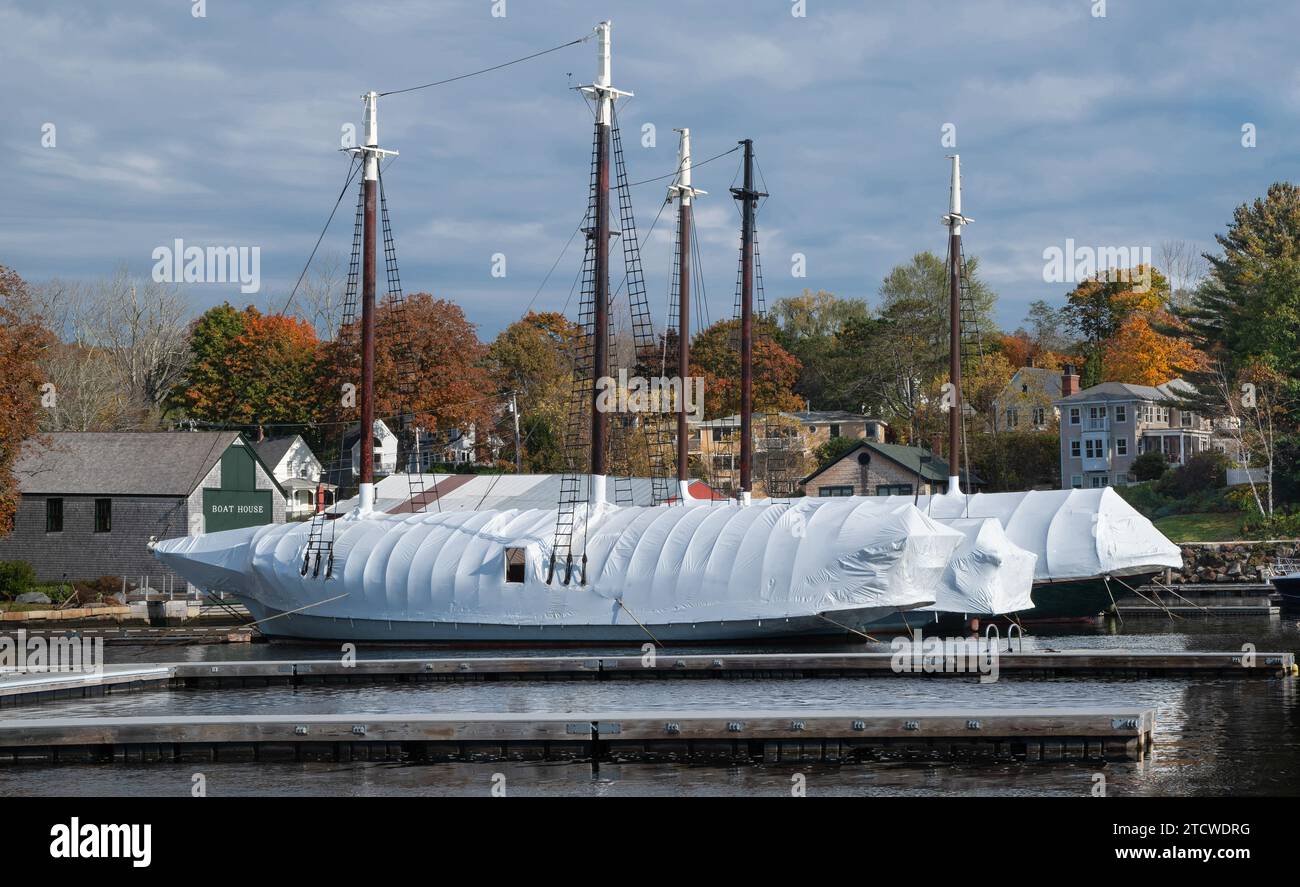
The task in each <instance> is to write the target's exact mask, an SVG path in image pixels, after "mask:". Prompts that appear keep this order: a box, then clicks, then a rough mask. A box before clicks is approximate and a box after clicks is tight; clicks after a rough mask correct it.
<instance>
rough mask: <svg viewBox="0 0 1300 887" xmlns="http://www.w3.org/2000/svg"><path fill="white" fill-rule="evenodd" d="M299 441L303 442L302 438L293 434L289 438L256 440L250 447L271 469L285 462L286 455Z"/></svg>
mask: <svg viewBox="0 0 1300 887" xmlns="http://www.w3.org/2000/svg"><path fill="white" fill-rule="evenodd" d="M299 440H302V438H301V436H299V435H297V434H292V435H290V436H289V437H268V438H266V439H265V440H255V441H252V442H251V444H250V445H251V446H252V448H253V450H254V452H256V453H257V455H258V458H260V459H261V460H262V461H263V462H264V463H266V464H267V465H268V466H270V467H271V468H275V466H277V465H279V464H280V462H281V461H283V460H284V457H285V455H286V454H287V453H288V452H289V450H290V449H292V448H293V445H294V444H295V443H297V442H298V441H299Z"/></svg>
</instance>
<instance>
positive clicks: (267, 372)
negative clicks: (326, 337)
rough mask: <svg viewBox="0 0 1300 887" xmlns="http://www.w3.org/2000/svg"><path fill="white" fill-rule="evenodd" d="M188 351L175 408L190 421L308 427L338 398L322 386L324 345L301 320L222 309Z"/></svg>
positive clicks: (206, 319) (197, 328)
mask: <svg viewBox="0 0 1300 887" xmlns="http://www.w3.org/2000/svg"><path fill="white" fill-rule="evenodd" d="M190 352H191V359H190V363H189V366H188V367H187V368H186V370H185V374H184V377H183V380H182V381H181V383H180V384H179V385H177V386H176V387H175V388H174V389H173V392H172V395H171V398H170V402H171V403H173V404H175V405H176V406H177V407H178V408H180V409H182V410H183V411H184V413H185V415H186V416H187V417H189V418H191V419H197V420H200V421H203V422H211V423H215V424H220V425H245V426H256V425H262V424H287V425H302V426H307V425H310V424H311V423H313V422H316V421H318V420H320V418H321V416H322V414H323V413H324V411H325V408H326V404H327V402H328V401H329V400H330V399H332V398H333V395H334V390H335V389H333V388H327V386H326V385H325V383H324V380H323V371H324V366H325V365H324V351H323V349H322V347H321V343H320V341H319V340H318V339H317V338H316V333H315V331H314V330H313V329H312V328H311V325H310V324H308V323H306V322H305V321H302V320H299V319H297V318H292V317H285V316H284V315H279V314H263V313H262V312H260V311H258V310H257V309H256V308H254V307H253V306H251V305H250V306H249V307H247V308H245V309H244V310H243V311H237V310H235V309H234V308H232V307H231V306H230V305H228V304H225V305H221V306H218V307H216V308H213V309H211V310H209V311H207V312H205V313H204V314H203V315H202V316H201V317H199V319H198V320H196V321H195V322H194V324H193V325H192V326H191V330H190Z"/></svg>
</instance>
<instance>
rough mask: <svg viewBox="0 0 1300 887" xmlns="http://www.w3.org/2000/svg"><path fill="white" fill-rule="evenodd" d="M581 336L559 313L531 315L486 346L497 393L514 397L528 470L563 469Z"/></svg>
mask: <svg viewBox="0 0 1300 887" xmlns="http://www.w3.org/2000/svg"><path fill="white" fill-rule="evenodd" d="M579 332H580V331H579V329H578V326H577V325H576V324H574V323H573V322H572V321H570V320H569V319H568V318H567V317H565V316H564V315H563V314H561V313H559V312H555V311H550V312H541V313H539V312H529V313H528V314H527V315H525V316H524V317H523V318H522V319H521V320H517V321H515V322H514V323H512V324H510V326H508V327H506V328H505V329H504V330H502V331H501V333H500V334H499V335H498V336H497V337H496V340H495V341H493V342H492V344H491V345H490V346H488V349H487V367H488V371H489V372H490V374H491V376H492V379H493V382H494V384H495V385H496V388H497V389H498V390H499V391H501V392H503V393H504V392H514V394H515V402H516V404H517V405H518V409H519V424H520V437H521V439H522V443H523V446H522V450H523V453H522V454H521V455H522V459H521V461H522V462H523V464H524V465H525V466H526V467H527V469H528V470H529V471H533V472H542V473H546V472H554V471H560V470H562V469H563V450H564V433H565V422H566V419H567V415H566V413H567V409H568V396H569V390H570V382H571V379H572V374H573V355H574V349H575V348H576V346H577V343H578V341H579ZM512 446H513V444H512Z"/></svg>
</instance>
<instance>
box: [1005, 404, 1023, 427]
mask: <svg viewBox="0 0 1300 887" xmlns="http://www.w3.org/2000/svg"><path fill="white" fill-rule="evenodd" d="M1019 424H1020V410H1018V409H1016V408H1015V407H1007V427H1008V428H1015V427H1016V426H1017V425H1019Z"/></svg>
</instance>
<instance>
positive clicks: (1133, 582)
mask: <svg viewBox="0 0 1300 887" xmlns="http://www.w3.org/2000/svg"><path fill="white" fill-rule="evenodd" d="M1160 572H1161V571H1159V570H1152V571H1150V572H1144V573H1135V574H1130V575H1126V576H1122V577H1120V578H1119V580H1116V579H1115V578H1112V579H1111V580H1110V583H1109V586H1108V585H1107V582H1106V579H1105V578H1103V577H1100V576H1097V577H1092V578H1089V579H1065V580H1060V581H1056V582H1035V583H1034V588H1033V592H1032V596H1033V600H1034V608H1033V609H1032V610H1026V611H1024V612H1023V613H1016V614H1006V615H1004V616H988V615H981V614H978V613H969V614H968V613H937V612H933V611H915V612H910V613H896V614H893V615H890V616H886V617H885V618H884V619H882V620H880V621H878V622H874V623H872V624H870V625H868V626H867V629H866V630H867V631H868V632H869V633H870V632H873V631H874V632H888V631H914V630H916V629H918V628H919V629H921V630H923V631H937V632H960V631H963V630H964V629H965V628H966V627H967V625H968V624H969V621H970V619H971V618H977V619H979V620H980V622H982V623H985V622H989V621H991V620H993V621H998V620H1002V619H1006V618H1007V617H1008V616H1012V615H1014V616H1015V621H1016V622H1027V623H1041V622H1075V621H1079V620H1087V619H1095V618H1097V617H1098V616H1101V615H1102V614H1104V613H1106V612H1107V611H1109V610H1110V609H1111V608H1112V606H1113V604H1114V598H1113V597H1112V595H1114V596H1115V597H1118V596H1119V595H1121V594H1122V593H1124V592H1126V591H1127V590H1128V589H1127V588H1125V586H1126V585H1127V586H1129V587H1131V588H1141V587H1142V586H1143V585H1146V584H1147V583H1148V582H1150V581H1151V580H1152V578H1154V577H1155V576H1158V575H1160ZM1120 581H1122V582H1123V585H1121V584H1120Z"/></svg>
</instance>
